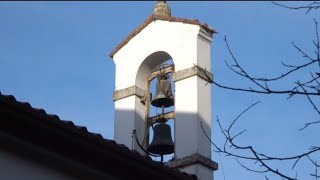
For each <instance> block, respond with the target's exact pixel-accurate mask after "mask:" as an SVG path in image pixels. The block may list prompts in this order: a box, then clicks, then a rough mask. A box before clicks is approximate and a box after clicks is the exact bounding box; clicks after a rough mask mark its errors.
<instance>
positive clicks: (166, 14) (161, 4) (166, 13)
mask: <svg viewBox="0 0 320 180" xmlns="http://www.w3.org/2000/svg"><path fill="white" fill-rule="evenodd" d="M157 20H161V21H169V22H180V23H184V24H193V25H198V26H200V27H201V28H202V29H203V30H204V31H206V32H207V33H208V34H211V36H212V34H213V33H217V31H215V30H214V29H213V28H211V27H209V26H208V25H207V24H203V23H201V22H199V21H198V20H197V19H185V18H179V17H173V16H171V10H170V7H169V6H168V4H167V3H166V1H157V4H156V5H155V7H154V9H153V13H152V14H151V15H150V16H149V17H148V18H147V19H146V20H145V21H144V22H143V23H142V24H140V25H139V26H138V27H137V28H135V29H134V30H133V31H132V32H131V33H130V34H129V35H128V36H127V37H126V38H125V39H123V40H122V41H121V42H120V43H119V44H118V45H117V46H116V47H115V48H114V49H113V50H112V51H111V52H110V54H109V57H111V58H113V56H114V55H115V54H116V53H117V52H118V51H119V50H120V49H121V48H122V47H123V46H125V45H126V44H127V43H128V42H129V41H130V40H131V39H133V38H134V37H135V36H136V35H137V34H139V33H140V32H141V31H142V30H143V29H144V28H145V27H147V26H148V25H149V24H150V23H152V22H154V21H157Z"/></svg>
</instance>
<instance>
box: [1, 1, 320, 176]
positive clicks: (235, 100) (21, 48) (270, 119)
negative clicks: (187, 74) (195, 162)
mask: <svg viewBox="0 0 320 180" xmlns="http://www.w3.org/2000/svg"><path fill="white" fill-rule="evenodd" d="M283 3H284V4H286V5H292V6H295V5H301V3H303V2H283ZM168 4H169V6H170V7H171V11H172V16H176V17H182V18H189V19H198V20H199V21H200V22H202V23H207V24H208V25H209V26H211V27H213V28H214V29H215V30H216V31H217V32H218V33H217V34H215V35H214V38H213V42H212V46H211V52H212V57H211V61H212V67H211V71H212V73H213V74H214V78H215V80H216V81H217V82H219V83H222V84H225V85H233V86H238V87H249V86H252V84H250V83H248V82H247V81H246V80H244V79H241V78H239V77H238V76H236V75H235V74H234V73H232V72H231V71H230V70H229V69H228V68H227V66H226V64H225V61H227V62H232V61H231V60H232V59H231V56H230V54H229V53H228V50H227V47H226V44H225V42H224V37H225V36H226V37H227V38H228V41H229V45H230V47H231V48H232V50H233V52H234V54H235V56H236V57H237V59H238V61H239V62H240V63H241V64H242V65H243V66H244V67H245V68H246V69H247V70H248V71H249V72H250V73H251V74H253V75H257V76H266V77H273V76H276V75H279V74H281V73H282V72H283V71H284V68H283V67H282V66H281V61H283V62H288V63H292V64H299V63H301V62H303V61H304V60H303V58H302V57H301V54H299V53H298V52H297V51H296V50H295V49H294V48H293V46H292V44H291V42H295V43H296V44H298V45H299V46H300V47H302V48H304V49H305V50H306V51H307V52H310V53H313V49H312V48H311V47H312V40H313V39H314V38H315V25H314V21H313V18H316V19H318V20H319V21H320V19H319V17H320V16H319V15H320V13H319V12H320V11H319V10H318V11H311V12H310V13H308V14H306V13H305V11H303V10H300V11H296V10H289V9H285V8H282V7H279V6H275V5H274V4H272V3H271V2H269V1H264V2H226V1H221V2H213V1H212V2H210V1H199V2H197V1H185V2H183V1H169V2H168ZM154 5H155V2H154V1H130V2H125V1H119V2H116V1H114V2H112V1H110V2H108V1H104V2H22V1H21V2H0V91H1V93H2V94H7V95H14V96H15V97H16V99H17V100H18V101H24V102H29V103H30V104H31V105H32V106H33V107H35V108H43V109H44V110H45V111H46V112H47V113H48V114H56V115H58V116H59V117H60V119H63V120H71V121H73V122H74V123H75V124H77V125H82V126H86V127H87V128H88V130H89V131H91V132H95V133H100V134H102V135H103V137H104V138H106V139H113V133H114V131H113V130H114V102H113V100H112V94H113V91H114V79H115V65H114V63H113V61H112V59H111V58H110V57H109V56H108V54H109V53H110V52H111V51H112V50H113V48H114V47H115V46H116V45H117V44H118V43H120V42H121V41H122V40H123V39H124V38H125V37H126V36H127V35H128V34H129V33H130V32H131V31H132V30H134V29H135V28H136V27H137V26H139V25H140V24H141V23H142V22H143V21H144V20H145V19H146V18H147V17H148V16H149V15H151V13H152V10H153V7H154ZM306 73H309V71H302V72H301V73H300V74H296V75H294V76H293V77H292V78H288V79H286V80H285V81H282V82H280V83H277V84H274V87H276V88H283V87H288V86H290V85H292V84H293V82H294V81H296V80H297V78H298V77H301V76H303V75H306ZM257 101H261V103H259V104H258V105H257V106H256V107H254V108H253V109H251V110H250V111H249V112H247V113H246V114H245V116H244V117H243V118H241V120H240V121H239V123H238V124H236V126H235V129H234V130H235V131H234V133H237V132H239V131H241V130H243V129H246V130H247V132H246V133H245V134H243V135H242V136H241V137H239V139H238V141H237V142H239V143H240V144H243V145H252V146H253V147H255V148H256V149H258V150H259V151H262V152H263V153H269V154H270V155H273V156H287V155H295V154H298V153H301V152H303V151H306V150H308V148H309V147H310V146H312V145H318V144H317V143H319V142H318V138H317V137H319V131H317V128H318V127H317V126H313V127H310V128H308V129H307V130H305V131H298V129H300V128H301V127H303V125H304V123H305V122H309V121H315V120H316V119H317V118H318V119H319V116H317V114H316V112H315V111H314V110H313V109H312V107H311V105H310V104H309V103H308V102H307V100H306V99H305V98H304V97H294V98H290V99H287V96H283V95H271V96H270V95H261V94H249V93H242V92H234V91H229V90H224V89H221V88H218V87H216V86H213V85H212V132H211V133H212V140H213V141H214V142H215V143H217V144H222V143H223V140H224V139H223V136H222V134H221V132H220V131H219V128H218V126H217V123H216V117H219V119H220V120H221V122H222V124H223V126H225V127H226V126H227V125H228V124H230V122H231V121H232V120H233V119H234V118H235V117H236V116H237V115H238V114H239V113H240V112H241V111H243V110H244V109H245V108H247V107H248V106H250V105H251V104H253V103H254V102H257ZM316 158H317V159H319V158H320V157H319V156H318V157H316ZM212 159H213V160H214V161H216V162H217V163H218V164H219V170H218V171H216V172H215V173H214V176H215V179H217V180H222V179H223V180H236V179H237V180H238V179H265V177H264V175H267V176H268V177H269V178H270V179H280V178H279V177H276V176H273V175H271V174H257V173H252V172H249V171H246V170H245V169H243V168H242V167H241V166H240V165H239V164H238V163H237V162H236V160H235V159H234V158H232V157H226V156H224V155H223V154H219V153H214V152H213V153H212ZM243 163H245V164H247V165H251V166H250V167H254V168H257V166H255V165H254V164H253V163H246V162H243ZM290 163H291V165H290V164H286V163H284V162H281V163H274V164H273V165H274V166H275V167H278V168H279V170H282V171H284V172H285V173H286V174H287V175H290V176H295V174H296V172H297V171H298V172H299V173H298V177H299V179H303V180H307V179H314V178H311V176H309V173H310V172H314V170H313V169H312V170H311V168H313V167H311V166H310V165H309V164H308V163H307V162H306V161H303V160H302V161H301V162H299V163H298V164H297V166H296V167H295V169H294V170H291V166H292V162H290Z"/></svg>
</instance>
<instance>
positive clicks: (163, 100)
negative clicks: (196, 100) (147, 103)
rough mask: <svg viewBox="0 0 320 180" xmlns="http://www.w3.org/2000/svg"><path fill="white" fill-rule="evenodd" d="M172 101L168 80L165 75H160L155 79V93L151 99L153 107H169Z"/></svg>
mask: <svg viewBox="0 0 320 180" xmlns="http://www.w3.org/2000/svg"><path fill="white" fill-rule="evenodd" d="M173 103H174V100H173V95H172V91H171V84H170V81H169V80H168V78H167V77H166V76H160V78H159V79H158V81H157V86H156V94H155V96H154V97H153V100H152V101H151V104H152V106H155V107H170V106H172V105H173Z"/></svg>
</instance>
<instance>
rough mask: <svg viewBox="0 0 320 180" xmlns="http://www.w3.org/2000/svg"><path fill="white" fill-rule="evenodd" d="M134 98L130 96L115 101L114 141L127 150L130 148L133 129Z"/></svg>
mask: <svg viewBox="0 0 320 180" xmlns="http://www.w3.org/2000/svg"><path fill="white" fill-rule="evenodd" d="M135 98H136V97H135V96H130V97H127V98H124V99H119V100H117V101H115V109H116V111H115V119H116V121H115V122H114V132H115V134H114V140H115V141H116V142H117V143H120V144H124V145H126V146H127V147H128V148H131V147H132V131H133V129H135V124H134V122H135ZM121 132H122V133H121ZM124 132H125V133H124Z"/></svg>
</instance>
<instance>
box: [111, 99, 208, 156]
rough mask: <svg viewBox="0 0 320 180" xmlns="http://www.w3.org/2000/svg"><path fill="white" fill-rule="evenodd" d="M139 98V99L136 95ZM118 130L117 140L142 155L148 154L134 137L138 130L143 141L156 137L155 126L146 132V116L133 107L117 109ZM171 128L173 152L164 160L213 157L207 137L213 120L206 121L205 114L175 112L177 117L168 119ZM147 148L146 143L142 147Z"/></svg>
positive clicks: (139, 138) (138, 135)
mask: <svg viewBox="0 0 320 180" xmlns="http://www.w3.org/2000/svg"><path fill="white" fill-rule="evenodd" d="M136 99H138V98H137V97H136ZM139 103H140V102H139ZM115 118H116V119H117V121H116V122H115V131H116V130H119V131H121V134H120V132H118V135H115V136H118V137H117V138H115V140H116V142H117V143H119V144H124V145H126V146H127V147H128V148H130V149H135V150H137V151H138V152H140V154H142V155H145V153H144V152H143V150H141V147H139V145H138V144H137V142H136V140H135V137H134V136H133V134H132V133H133V131H134V129H135V130H136V134H137V138H138V141H139V143H140V144H144V142H145V141H148V142H149V143H151V141H152V139H153V130H152V127H149V129H148V131H146V132H145V127H146V124H145V120H144V116H141V115H140V114H139V113H136V112H134V111H132V110H123V109H121V110H119V109H116V110H115ZM167 124H169V125H170V127H171V135H172V138H173V141H174V151H175V153H174V155H173V154H171V155H165V156H164V162H167V161H170V160H174V159H180V158H183V157H186V156H188V155H191V154H194V153H200V154H202V155H204V156H206V157H208V158H210V159H211V142H210V140H209V139H208V137H207V136H209V137H211V128H210V127H211V125H210V124H211V120H210V122H205V121H204V120H203V118H202V117H200V116H199V115H197V114H195V113H187V112H175V119H174V120H173V119H171V120H169V121H168V122H167ZM143 148H144V149H147V147H146V146H143ZM151 157H152V156H151ZM152 159H153V160H156V161H160V157H152Z"/></svg>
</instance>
